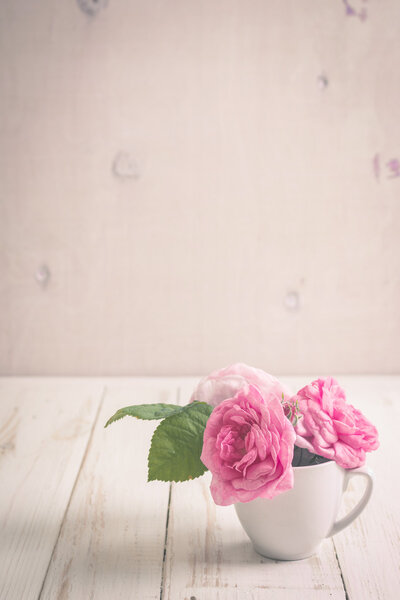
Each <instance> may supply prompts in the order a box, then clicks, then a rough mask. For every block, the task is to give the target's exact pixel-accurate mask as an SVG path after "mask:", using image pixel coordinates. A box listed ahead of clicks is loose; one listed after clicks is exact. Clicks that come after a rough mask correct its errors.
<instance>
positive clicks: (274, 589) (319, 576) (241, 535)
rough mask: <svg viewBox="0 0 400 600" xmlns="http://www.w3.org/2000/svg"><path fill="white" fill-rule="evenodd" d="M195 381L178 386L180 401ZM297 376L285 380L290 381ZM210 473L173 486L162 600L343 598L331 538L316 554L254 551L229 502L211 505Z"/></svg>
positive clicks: (188, 394) (188, 392) (189, 391)
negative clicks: (286, 557)
mask: <svg viewBox="0 0 400 600" xmlns="http://www.w3.org/2000/svg"><path fill="white" fill-rule="evenodd" d="M195 381H196V380H195V379H190V380H186V381H185V382H182V384H181V385H180V396H181V402H182V403H183V404H185V403H186V402H187V401H188V400H189V398H190V394H191V391H192V389H193V384H194V383H195ZM298 382H299V380H296V379H291V380H289V381H288V383H291V384H292V385H294V384H296V383H298ZM209 483H210V474H209V473H207V474H206V475H205V476H203V477H201V478H199V479H197V480H196V481H193V482H185V483H181V484H173V486H172V494H171V505H170V515H169V527H168V539H167V553H166V565H165V580H164V581H165V595H164V597H165V599H166V600H178V599H179V600H190V599H191V598H193V597H195V598H196V600H208V599H209V598H218V599H219V600H231V599H237V600H242V599H243V598H245V599H250V598H251V599H254V600H258V599H260V600H261V598H265V597H266V595H267V594H271V595H273V597H274V598H277V599H279V600H295V599H296V600H298V599H299V598H310V599H321V600H322V599H327V600H328V599H332V600H333V599H337V600H345V592H344V588H343V584H342V580H341V574H340V569H339V566H338V563H337V559H336V554H335V549H334V546H333V543H332V540H326V541H325V542H324V543H323V545H322V548H321V552H320V554H319V555H318V556H314V557H312V558H309V559H306V560H302V561H297V562H280V561H274V560H269V559H267V558H263V557H261V556H260V555H258V554H257V553H256V552H255V551H254V550H253V547H252V544H251V542H250V540H249V539H248V537H247V535H246V534H245V532H244V530H243V529H242V527H241V525H240V523H239V520H238V518H237V516H236V513H235V511H234V509H233V507H232V506H229V507H220V506H216V505H215V504H214V502H213V500H212V498H211V495H210V493H209Z"/></svg>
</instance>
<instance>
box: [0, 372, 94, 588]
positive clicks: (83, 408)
mask: <svg viewBox="0 0 400 600" xmlns="http://www.w3.org/2000/svg"><path fill="white" fill-rule="evenodd" d="M101 394H102V385H101V384H99V383H96V382H93V381H92V382H85V381H71V380H69V381H65V380H48V379H47V380H41V379H35V380H34V379H26V380H22V381H21V380H13V379H10V380H7V379H5V380H0V598H1V599H2V600H3V599H4V600H17V599H18V600H32V599H35V600H36V598H38V596H39V592H40V589H41V587H42V583H43V579H44V577H45V574H46V569H47V567H48V564H49V561H50V558H51V554H52V551H53V548H54V545H55V543H56V541H57V537H58V534H59V530H60V527H61V523H62V520H63V517H64V514H65V511H66V508H67V505H68V502H69V499H70V496H71V492H72V489H73V486H74V483H75V480H76V477H77V475H78V472H79V469H80V466H81V463H82V460H83V457H84V453H85V450H86V447H87V444H88V440H89V437H90V434H91V429H92V426H93V423H94V421H95V416H96V412H97V409H98V407H99V404H100V400H101Z"/></svg>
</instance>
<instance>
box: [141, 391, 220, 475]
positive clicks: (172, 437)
mask: <svg viewBox="0 0 400 600" xmlns="http://www.w3.org/2000/svg"><path fill="white" fill-rule="evenodd" d="M211 412H212V406H210V405H209V404H206V403H205V402H193V403H191V404H188V405H186V406H184V407H183V408H182V410H181V411H180V412H179V413H176V414H174V415H171V416H170V417H167V418H166V419H164V421H162V422H161V423H160V424H159V426H158V427H157V429H156V430H155V432H154V434H153V438H152V440H151V447H150V451H149V459H148V466H149V472H148V481H154V480H160V481H186V480H187V479H194V478H195V477H200V475H203V473H205V472H206V471H207V468H206V467H205V466H204V465H203V463H202V462H201V460H200V455H201V451H202V448H203V433H204V429H205V427H206V423H207V419H208V417H209V416H210V414H211Z"/></svg>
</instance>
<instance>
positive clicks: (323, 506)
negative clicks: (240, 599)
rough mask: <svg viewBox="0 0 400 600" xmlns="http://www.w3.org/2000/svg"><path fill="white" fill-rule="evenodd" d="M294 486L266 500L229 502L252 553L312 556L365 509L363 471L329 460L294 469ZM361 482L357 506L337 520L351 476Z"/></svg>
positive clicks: (282, 557) (289, 557) (291, 557)
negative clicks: (356, 477) (362, 485)
mask: <svg viewBox="0 0 400 600" xmlns="http://www.w3.org/2000/svg"><path fill="white" fill-rule="evenodd" d="M293 471H294V486H293V488H292V489H291V490H289V491H287V492H283V493H282V494H279V495H278V496H276V497H275V498H272V499H271V500H267V499H265V498H257V499H256V500H252V501H251V502H245V503H241V502H239V503H238V504H235V509H236V513H237V515H238V517H239V520H240V522H241V524H242V526H243V528H244V530H245V531H246V533H247V535H248V536H249V538H250V539H251V541H252V543H253V546H254V549H255V550H256V552H258V553H259V554H261V555H262V556H266V557H267V558H273V559H277V560H299V559H301V558H307V557H308V556H311V555H313V554H315V552H316V551H317V550H318V547H319V545H320V544H321V542H322V540H323V539H325V538H327V537H331V536H332V535H335V534H336V533H338V532H339V531H341V530H342V529H344V528H345V527H347V526H348V525H350V523H351V522H352V521H353V520H354V519H355V518H356V517H358V515H359V514H360V513H361V512H362V510H363V509H364V508H365V507H366V505H367V503H368V500H369V499H370V497H371V494H372V488H373V473H372V471H371V470H370V469H368V468H367V467H359V468H358V469H343V468H342V467H340V466H339V465H338V464H336V463H335V462H334V461H329V462H325V463H321V464H319V465H311V466H308V467H294V468H293ZM355 476H361V477H364V478H365V479H366V481H367V486H366V489H365V492H364V494H363V496H362V498H361V500H360V501H359V502H358V504H357V505H356V506H355V507H354V508H353V509H352V510H351V511H350V512H349V513H348V514H347V515H346V516H345V517H343V518H342V519H340V520H339V521H337V520H336V519H337V516H338V513H339V509H340V503H341V499H342V494H343V492H344V491H345V490H346V488H347V485H348V482H349V480H350V479H351V478H352V477H355Z"/></svg>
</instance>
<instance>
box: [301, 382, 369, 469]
mask: <svg viewBox="0 0 400 600" xmlns="http://www.w3.org/2000/svg"><path fill="white" fill-rule="evenodd" d="M295 399H296V401H297V403H298V407H299V412H300V413H301V414H302V418H301V419H300V420H299V421H298V423H297V425H296V427H295V430H296V434H297V437H296V446H299V447H300V448H306V449H307V450H309V451H310V452H313V453H315V454H318V455H320V456H324V457H326V458H328V459H331V460H334V461H336V462H337V463H338V465H340V466H341V467H343V468H345V469H353V468H355V467H360V466H362V465H363V464H364V463H365V454H366V452H370V451H371V450H376V448H378V446H379V441H378V432H377V430H376V428H375V427H374V425H372V423H370V421H368V419H366V417H364V415H363V414H362V413H361V412H360V411H359V410H357V409H356V408H354V406H352V405H351V404H348V403H347V402H346V396H345V393H344V390H343V389H342V388H341V387H340V386H339V384H338V383H337V381H336V380H335V379H333V377H326V378H325V379H316V380H315V381H313V382H312V383H310V384H309V385H306V386H305V387H304V388H302V389H301V390H300V391H299V392H297V395H296V398H295Z"/></svg>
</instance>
